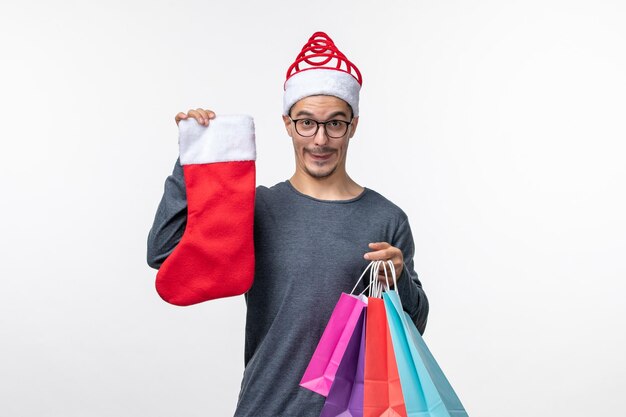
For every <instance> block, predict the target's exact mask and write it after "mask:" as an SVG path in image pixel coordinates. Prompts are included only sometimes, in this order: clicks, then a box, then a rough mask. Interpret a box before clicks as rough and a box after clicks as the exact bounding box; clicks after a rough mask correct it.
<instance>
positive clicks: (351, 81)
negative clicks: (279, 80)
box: [283, 32, 363, 116]
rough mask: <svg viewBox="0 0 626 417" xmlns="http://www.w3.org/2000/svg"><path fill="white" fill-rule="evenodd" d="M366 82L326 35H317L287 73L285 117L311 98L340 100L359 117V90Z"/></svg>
mask: <svg viewBox="0 0 626 417" xmlns="http://www.w3.org/2000/svg"><path fill="white" fill-rule="evenodd" d="M362 84H363V80H362V78H361V72H360V71H359V69H358V68H357V67H356V65H354V64H353V63H352V62H350V61H349V60H348V58H346V56H345V55H344V54H343V53H341V51H339V49H337V47H336V46H335V43H334V42H333V40H332V39H331V38H330V37H329V36H328V35H327V34H325V33H324V32H315V33H314V34H313V36H311V37H310V38H309V41H308V42H307V43H306V44H305V45H304V46H303V47H302V50H301V51H300V54H298V57H297V58H296V60H295V61H294V63H293V64H291V66H290V67H289V69H288V70H287V79H286V81H285V85H284V89H285V94H284V95H283V114H284V115H288V114H289V110H291V107H292V106H293V105H294V104H296V102H298V100H301V99H303V98H305V97H308V96H315V95H328V96H334V97H338V98H340V99H342V100H344V101H345V102H347V103H348V104H349V105H350V107H352V112H353V113H354V116H358V115H359V91H360V90H361V85H362Z"/></svg>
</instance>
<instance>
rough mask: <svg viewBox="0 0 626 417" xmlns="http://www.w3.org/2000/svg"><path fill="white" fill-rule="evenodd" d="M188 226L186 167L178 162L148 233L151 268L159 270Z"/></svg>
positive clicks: (166, 181) (169, 177)
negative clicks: (184, 171) (184, 168)
mask: <svg viewBox="0 0 626 417" xmlns="http://www.w3.org/2000/svg"><path fill="white" fill-rule="evenodd" d="M186 225H187V193H186V190H185V178H184V174H183V167H182V166H181V165H180V160H179V159H177V160H176V163H175V165H174V170H173V171H172V174H171V175H169V176H168V177H167V179H166V180H165V187H164V192H163V197H162V198H161V202H160V203H159V207H158V208H157V211H156V215H155V216H154V222H153V224H152V228H151V229H150V232H149V233H148V248H147V249H148V250H147V261H148V265H150V267H152V268H154V269H159V268H160V267H161V264H162V263H163V261H165V259H166V258H167V257H168V256H169V255H170V253H172V251H173V250H174V248H175V247H176V245H177V244H178V242H180V240H181V238H182V236H183V233H184V231H185V226H186Z"/></svg>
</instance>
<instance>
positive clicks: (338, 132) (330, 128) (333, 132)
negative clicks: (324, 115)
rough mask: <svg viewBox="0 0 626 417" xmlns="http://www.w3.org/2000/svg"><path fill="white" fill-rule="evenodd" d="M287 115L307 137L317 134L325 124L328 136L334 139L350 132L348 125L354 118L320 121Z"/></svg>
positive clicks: (302, 134)
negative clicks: (347, 120)
mask: <svg viewBox="0 0 626 417" xmlns="http://www.w3.org/2000/svg"><path fill="white" fill-rule="evenodd" d="M287 117H289V120H291V121H292V122H293V123H294V125H295V127H296V132H298V134H299V135H300V136H304V137H305V138H310V137H312V136H315V135H316V134H317V131H318V130H319V128H320V125H324V132H325V133H326V136H328V137H329V138H332V139H339V138H342V137H344V136H345V134H346V133H347V132H348V126H350V125H351V124H352V120H350V121H349V122H346V121H345V120H329V121H327V122H318V121H317V120H313V119H292V118H291V117H290V116H287Z"/></svg>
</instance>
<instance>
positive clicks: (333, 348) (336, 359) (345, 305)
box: [300, 293, 366, 396]
mask: <svg viewBox="0 0 626 417" xmlns="http://www.w3.org/2000/svg"><path fill="white" fill-rule="evenodd" d="M365 305H366V303H365V301H364V300H363V298H359V297H357V296H355V295H350V294H346V293H342V294H341V297H339V301H337V304H336V305H335V309H334V310H333V312H332V314H331V316H330V319H329V320H328V324H327V325H326V328H325V329H324V333H323V334H322V337H321V339H320V341H319V343H318V344H317V348H315V352H314V353H313V356H312V357H311V361H310V362H309V366H308V367H307V368H306V371H305V372H304V376H303V377H302V380H301V381H300V386H302V387H304V388H307V389H309V390H311V391H313V392H316V393H318V394H321V395H323V396H327V395H328V393H329V392H330V387H331V385H332V383H333V381H334V380H335V374H336V373H337V368H338V367H339V364H340V363H341V358H342V357H343V354H344V352H345V351H346V348H347V347H348V343H349V342H350V338H351V337H352V334H353V333H354V328H355V326H356V325H357V322H358V321H359V317H361V313H362V311H363V308H364V307H365Z"/></svg>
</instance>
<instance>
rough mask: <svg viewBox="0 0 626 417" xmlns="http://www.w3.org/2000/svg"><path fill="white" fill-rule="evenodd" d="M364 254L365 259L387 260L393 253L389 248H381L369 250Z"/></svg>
mask: <svg viewBox="0 0 626 417" xmlns="http://www.w3.org/2000/svg"><path fill="white" fill-rule="evenodd" d="M364 256H365V259H368V260H370V261H386V260H387V259H390V258H391V256H392V254H390V251H389V250H388V249H381V250H377V251H374V252H367V253H366V254H365V255H364Z"/></svg>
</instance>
